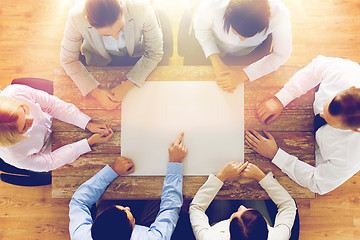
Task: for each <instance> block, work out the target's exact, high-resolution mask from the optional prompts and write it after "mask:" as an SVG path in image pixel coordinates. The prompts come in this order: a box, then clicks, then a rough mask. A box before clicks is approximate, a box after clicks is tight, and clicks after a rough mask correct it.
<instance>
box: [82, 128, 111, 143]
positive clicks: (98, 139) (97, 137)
mask: <svg viewBox="0 0 360 240" xmlns="http://www.w3.org/2000/svg"><path fill="white" fill-rule="evenodd" d="M108 130H109V131H110V133H108V134H102V133H95V134H93V135H92V136H91V137H89V138H88V143H89V145H90V146H92V145H94V144H96V143H106V142H108V141H109V140H110V138H111V137H112V136H113V135H114V132H113V130H112V129H111V128H109V129H108Z"/></svg>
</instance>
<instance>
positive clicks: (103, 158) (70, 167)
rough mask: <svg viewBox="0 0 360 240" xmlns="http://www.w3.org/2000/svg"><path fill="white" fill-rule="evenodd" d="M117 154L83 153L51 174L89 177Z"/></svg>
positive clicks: (265, 164) (263, 161)
mask: <svg viewBox="0 0 360 240" xmlns="http://www.w3.org/2000/svg"><path fill="white" fill-rule="evenodd" d="M119 156H120V155H119V154H95V153H89V154H85V155H82V156H81V157H79V158H78V159H77V160H76V161H74V162H73V163H71V164H66V165H65V166H63V167H61V168H59V169H57V170H56V171H53V174H52V175H53V177H61V176H67V177H69V178H71V177H74V176H75V177H77V176H78V175H79V173H81V176H84V177H85V176H86V177H88V178H91V177H92V176H94V175H95V174H96V173H97V172H99V171H100V170H101V169H102V168H103V167H104V166H105V165H106V164H109V165H110V164H111V163H112V162H114V160H115V159H116V158H117V157H119ZM296 157H298V158H299V159H300V160H302V161H304V162H306V163H308V164H310V165H313V166H314V164H315V161H314V156H313V155H311V154H296ZM244 159H245V161H249V162H252V163H254V164H256V165H257V166H258V167H259V168H260V169H262V170H263V171H264V172H270V171H272V172H273V173H274V175H275V176H286V174H285V173H283V172H282V171H281V170H280V169H279V168H278V167H276V166H275V165H274V164H272V163H271V162H270V159H267V158H265V157H263V156H261V155H259V154H257V153H253V154H246V155H245V157H244ZM185 161H194V159H185ZM135 168H136V166H135ZM219 170H220V169H219Z"/></svg>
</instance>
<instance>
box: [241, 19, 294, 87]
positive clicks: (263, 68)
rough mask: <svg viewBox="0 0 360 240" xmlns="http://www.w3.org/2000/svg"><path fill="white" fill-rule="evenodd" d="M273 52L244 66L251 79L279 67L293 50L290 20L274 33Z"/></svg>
mask: <svg viewBox="0 0 360 240" xmlns="http://www.w3.org/2000/svg"><path fill="white" fill-rule="evenodd" d="M272 39H273V48H272V52H271V53H269V54H268V55H266V56H264V57H263V58H261V59H260V60H258V61H256V62H254V63H252V64H250V65H249V66H247V67H246V68H244V71H245V73H246V74H247V76H249V79H250V81H254V80H256V79H259V78H261V77H263V76H265V75H267V74H269V73H272V72H274V71H276V70H277V69H279V67H280V66H282V65H283V64H284V63H285V62H286V61H287V60H288V59H289V57H290V55H291V52H292V37H291V24H290V21H289V20H286V22H284V23H282V25H281V26H280V27H279V28H278V29H277V30H276V31H274V32H273V33H272Z"/></svg>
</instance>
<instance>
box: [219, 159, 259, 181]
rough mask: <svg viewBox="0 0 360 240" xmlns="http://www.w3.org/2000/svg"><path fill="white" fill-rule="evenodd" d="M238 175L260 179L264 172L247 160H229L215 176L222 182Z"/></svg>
mask: <svg viewBox="0 0 360 240" xmlns="http://www.w3.org/2000/svg"><path fill="white" fill-rule="evenodd" d="M240 176H241V177H246V178H252V179H255V180H257V181H261V179H263V178H264V177H265V174H264V173H263V171H261V170H260V169H259V168H258V167H257V166H256V165H254V164H252V163H249V162H245V163H240V162H229V163H228V164H226V165H225V166H224V167H223V168H222V169H221V170H220V171H219V173H218V174H216V177H217V178H218V179H220V180H221V181H222V182H225V181H226V180H229V179H236V178H238V177H240Z"/></svg>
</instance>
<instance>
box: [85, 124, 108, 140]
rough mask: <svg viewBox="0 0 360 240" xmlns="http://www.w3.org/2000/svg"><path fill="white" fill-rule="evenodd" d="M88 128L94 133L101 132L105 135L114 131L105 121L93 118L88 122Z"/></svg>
mask: <svg viewBox="0 0 360 240" xmlns="http://www.w3.org/2000/svg"><path fill="white" fill-rule="evenodd" d="M86 129H87V130H89V131H90V132H92V133H100V134H102V135H105V136H107V135H109V134H110V133H111V131H112V130H111V128H110V127H109V125H106V124H104V123H98V122H95V121H93V120H90V121H89V122H88V124H87V125H86Z"/></svg>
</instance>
